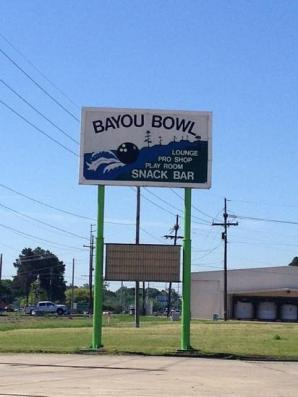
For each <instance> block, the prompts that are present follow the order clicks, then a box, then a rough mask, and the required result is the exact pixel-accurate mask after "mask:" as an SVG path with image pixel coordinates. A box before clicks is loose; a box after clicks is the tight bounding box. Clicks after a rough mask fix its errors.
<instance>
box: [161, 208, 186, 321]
mask: <svg viewBox="0 0 298 397" xmlns="http://www.w3.org/2000/svg"><path fill="white" fill-rule="evenodd" d="M178 230H179V215H176V223H175V225H174V226H173V229H172V230H171V232H172V231H174V235H172V234H165V235H164V237H165V238H169V239H171V240H174V245H176V244H177V239H179V238H183V236H178ZM171 293H172V282H171V281H170V282H169V293H168V305H167V317H169V315H170V311H171Z"/></svg>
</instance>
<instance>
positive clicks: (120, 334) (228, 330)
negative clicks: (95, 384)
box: [0, 315, 298, 360]
mask: <svg viewBox="0 0 298 397" xmlns="http://www.w3.org/2000/svg"><path fill="white" fill-rule="evenodd" d="M180 328H181V325H180V322H176V321H175V322H173V321H170V320H168V319H166V318H165V317H145V318H141V327H140V328H139V329H136V328H135V327H134V322H133V317H131V316H112V318H111V319H110V322H109V323H108V319H107V318H106V317H104V327H103V343H104V347H105V350H106V351H107V352H108V353H140V354H156V355H157V354H158V355H160V354H175V353H176V351H177V349H179V347H180V336H181V335H180V334H181V329H180ZM91 337H92V319H90V318H88V317H85V318H84V317H73V318H68V317H30V316H21V315H10V316H0V352H57V353H75V352H78V351H80V349H84V348H87V347H89V345H90V341H91ZM191 344H192V346H193V348H194V349H197V352H196V353H198V354H200V355H205V356H221V355H223V356H232V357H255V358H257V357H259V358H265V357H267V358H273V359H295V360H297V359H298V324H289V323H257V322H239V321H229V322H227V323H224V322H222V321H216V322H212V321H192V325H191Z"/></svg>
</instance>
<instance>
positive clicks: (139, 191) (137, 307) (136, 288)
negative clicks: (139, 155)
mask: <svg viewBox="0 0 298 397" xmlns="http://www.w3.org/2000/svg"><path fill="white" fill-rule="evenodd" d="M140 210H141V188H140V186H138V187H137V214H136V244H140V212H141V211H140ZM139 290H140V282H139V281H136V285H135V327H136V328H139V327H140V313H139V311H140V309H139Z"/></svg>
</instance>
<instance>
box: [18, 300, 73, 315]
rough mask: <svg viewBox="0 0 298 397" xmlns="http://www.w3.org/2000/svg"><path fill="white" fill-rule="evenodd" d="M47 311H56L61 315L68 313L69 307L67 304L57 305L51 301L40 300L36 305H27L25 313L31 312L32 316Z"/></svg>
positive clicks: (55, 312)
mask: <svg viewBox="0 0 298 397" xmlns="http://www.w3.org/2000/svg"><path fill="white" fill-rule="evenodd" d="M46 313H54V314H58V315H59V316H61V315H62V314H66V313H68V309H67V307H66V306H65V305H57V304H56V303H53V302H51V301H40V302H38V303H37V304H36V305H30V306H27V307H25V314H30V315H31V316H34V315H38V314H46Z"/></svg>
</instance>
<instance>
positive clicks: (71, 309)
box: [70, 258, 75, 314]
mask: <svg viewBox="0 0 298 397" xmlns="http://www.w3.org/2000/svg"><path fill="white" fill-rule="evenodd" d="M74 272H75V260H74V258H73V260H72V276H71V304H70V312H71V314H72V313H73V303H74Z"/></svg>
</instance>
